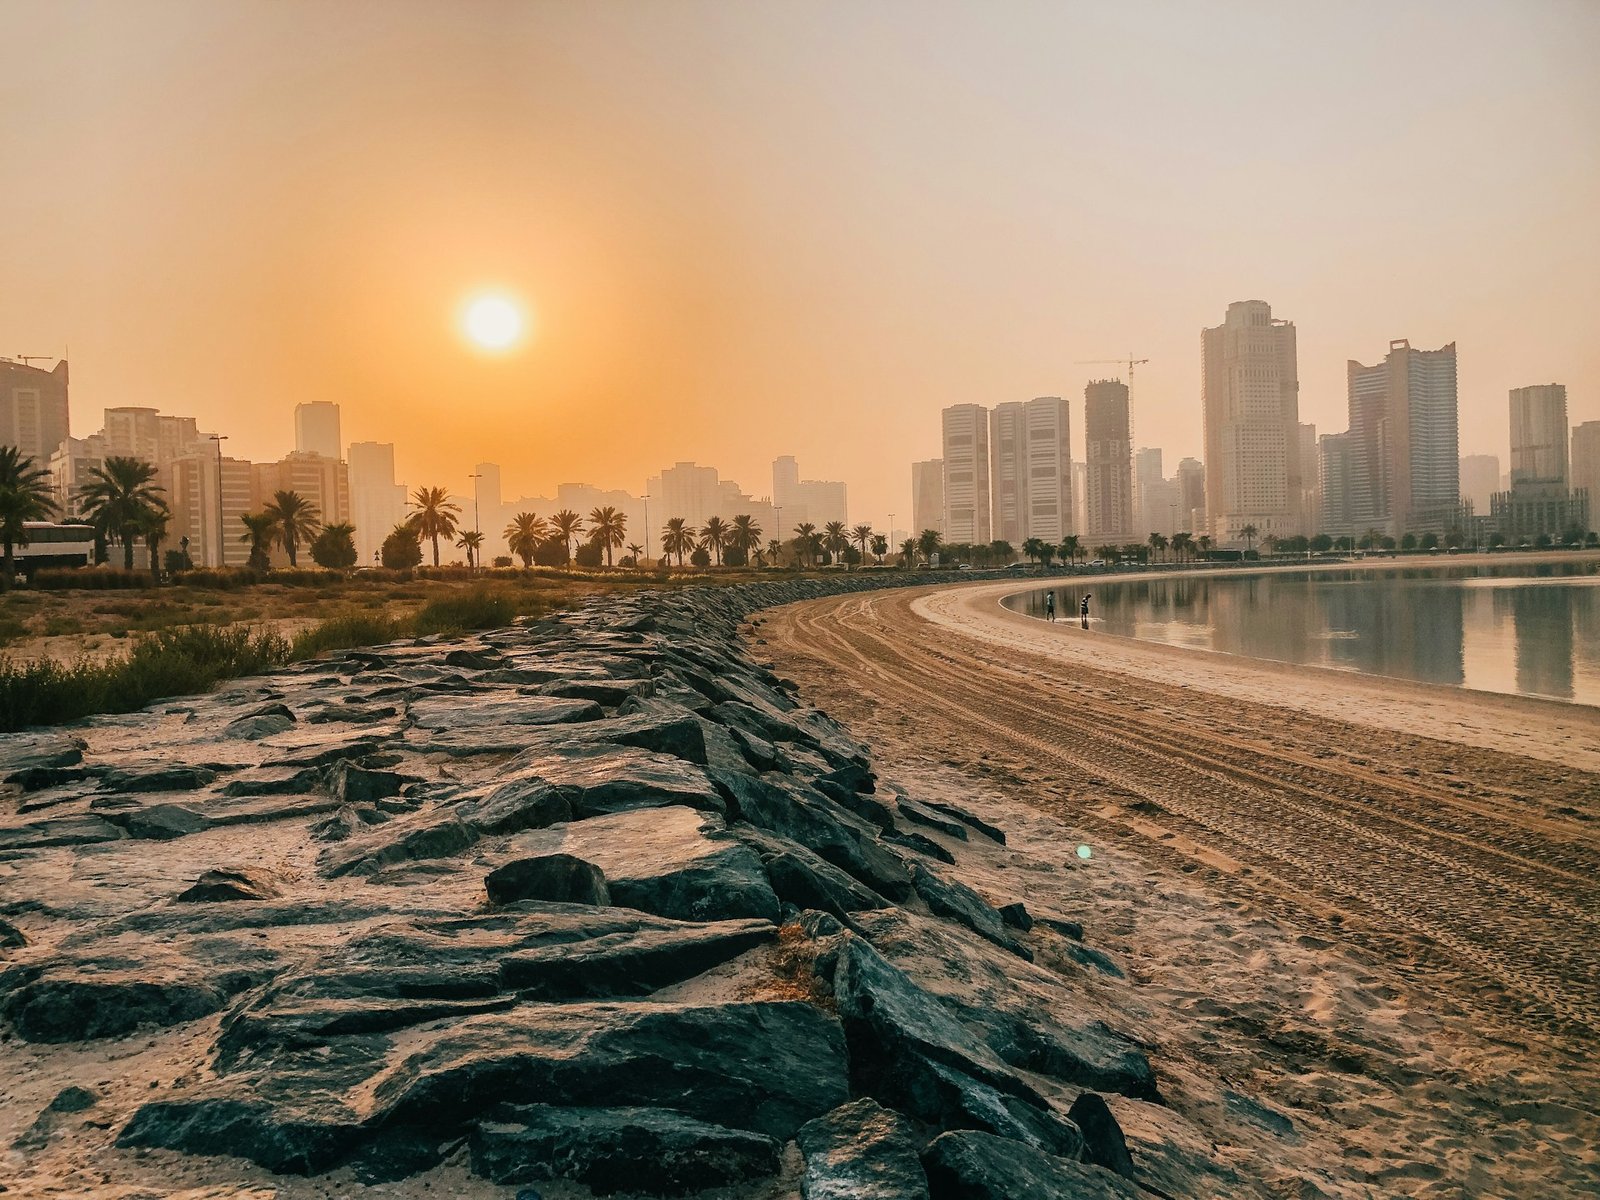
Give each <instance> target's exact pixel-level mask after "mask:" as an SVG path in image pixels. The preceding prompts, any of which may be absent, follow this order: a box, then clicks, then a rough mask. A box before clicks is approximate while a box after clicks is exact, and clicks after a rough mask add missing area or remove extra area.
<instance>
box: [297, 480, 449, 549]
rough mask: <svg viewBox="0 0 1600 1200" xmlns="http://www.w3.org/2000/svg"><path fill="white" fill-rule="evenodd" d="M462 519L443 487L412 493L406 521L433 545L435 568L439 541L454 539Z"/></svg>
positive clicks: (419, 535)
mask: <svg viewBox="0 0 1600 1200" xmlns="http://www.w3.org/2000/svg"><path fill="white" fill-rule="evenodd" d="M460 519H461V506H460V505H459V504H457V503H456V502H455V501H454V500H452V499H450V495H449V493H448V492H446V491H445V490H444V489H443V488H442V487H419V488H418V489H417V490H416V491H414V492H412V493H411V515H410V516H409V517H407V518H406V521H407V523H408V524H410V526H411V527H412V528H413V529H415V530H416V531H417V536H418V537H419V538H427V539H428V540H429V541H431V542H432V543H433V565H434V566H436V567H437V566H438V565H439V539H440V538H442V537H446V538H448V537H454V536H455V533H456V525H457V523H458V522H459V521H460ZM291 561H293V559H292V556H291Z"/></svg>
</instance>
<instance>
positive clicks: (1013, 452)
mask: <svg viewBox="0 0 1600 1200" xmlns="http://www.w3.org/2000/svg"><path fill="white" fill-rule="evenodd" d="M1026 456H1027V434H1026V432H1025V430H1024V427H1023V416H1022V405H1021V404H1020V403H1019V402H1017V401H1015V400H1013V401H1010V402H1008V403H1005V404H997V405H995V406H994V407H993V408H991V409H990V410H989V532H990V535H991V537H993V538H995V539H999V540H1002V541H1007V542H1010V543H1011V544H1012V545H1013V546H1020V545H1022V543H1023V541H1024V540H1026V538H1027V534H1025V533H1024V532H1023V526H1024V525H1025V521H1024V519H1023V515H1022V511H1023V509H1024V507H1026V505H1027V496H1026V492H1027V487H1028V480H1027V466H1026V462H1027V457H1026Z"/></svg>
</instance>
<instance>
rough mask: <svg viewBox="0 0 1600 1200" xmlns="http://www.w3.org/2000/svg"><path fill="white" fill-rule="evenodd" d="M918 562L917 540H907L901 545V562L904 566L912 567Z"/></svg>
mask: <svg viewBox="0 0 1600 1200" xmlns="http://www.w3.org/2000/svg"><path fill="white" fill-rule="evenodd" d="M916 561H917V539H916V538H907V539H906V540H905V541H903V542H901V543H900V562H901V564H902V565H903V566H906V567H910V566H911V565H912V564H914V563H915V562H916Z"/></svg>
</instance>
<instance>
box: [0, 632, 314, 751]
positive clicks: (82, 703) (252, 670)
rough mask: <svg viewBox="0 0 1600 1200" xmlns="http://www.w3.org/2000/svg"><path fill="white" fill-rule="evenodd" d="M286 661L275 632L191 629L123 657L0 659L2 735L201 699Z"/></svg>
mask: <svg viewBox="0 0 1600 1200" xmlns="http://www.w3.org/2000/svg"><path fill="white" fill-rule="evenodd" d="M288 661H289V643H288V642H286V641H285V640H284V639H283V638H282V637H280V636H279V635H278V634H276V633H272V632H264V633H252V632H251V631H250V630H248V629H216V628H214V627H211V626H205V625H200V626H194V627H190V628H183V629H166V630H163V631H161V632H160V633H156V634H152V635H151V636H149V637H147V638H145V639H143V640H142V641H139V642H137V643H136V644H135V645H134V647H133V649H132V651H131V652H129V653H128V654H127V655H126V656H125V657H121V658H114V659H110V660H108V661H102V662H96V661H92V660H89V659H84V660H81V661H79V662H76V663H73V664H72V665H70V666H64V665H62V664H61V663H57V662H48V661H47V662H27V663H15V662H12V661H11V660H9V659H4V660H0V730H4V731H7V732H10V731H13V730H17V729H24V728H26V727H28V726H30V725H57V724H60V723H61V722H63V721H75V720H78V719H79V718H81V717H86V716H89V715H91V714H92V713H105V712H131V711H133V710H134V709H137V708H143V707H144V706H145V705H146V704H149V703H151V702H152V701H155V700H160V699H163V698H165V697H168V696H186V695H192V694H194V693H196V692H204V691H207V690H208V689H210V688H211V687H213V686H215V685H216V684H217V683H218V682H219V681H221V680H223V679H231V678H233V677H235V676H239V675H253V674H256V673H258V672H260V671H264V670H267V669H268V668H270V667H275V666H279V665H281V664H282V663H285V662H288Z"/></svg>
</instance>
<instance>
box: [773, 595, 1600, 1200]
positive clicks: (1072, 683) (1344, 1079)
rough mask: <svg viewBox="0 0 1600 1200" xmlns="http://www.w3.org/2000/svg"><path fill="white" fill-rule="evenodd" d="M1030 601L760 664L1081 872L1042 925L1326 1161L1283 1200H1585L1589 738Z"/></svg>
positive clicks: (1595, 919) (850, 627) (1593, 968)
mask: <svg viewBox="0 0 1600 1200" xmlns="http://www.w3.org/2000/svg"><path fill="white" fill-rule="evenodd" d="M1083 582H1087V580H1086V579H1085V577H1082V576H1079V577H1077V579H1075V580H1074V584H1073V586H1074V587H1076V586H1078V584H1079V583H1083ZM1034 584H1035V581H1034V580H1031V579H1026V578H1025V579H1022V580H1018V581H1012V582H1005V583H998V584H995V583H984V584H975V585H968V586H962V587H950V586H944V587H930V588H926V589H915V590H906V591H894V592H884V593H877V594H869V595H858V596H849V597H840V598H835V599H829V600H822V601H815V602H810V603H806V604H801V605H794V606H790V607H788V608H785V609H779V610H775V611H774V612H772V613H770V614H767V616H766V619H765V620H764V622H763V624H762V625H761V627H760V629H759V633H760V636H761V637H762V638H764V639H765V642H766V644H765V645H764V646H761V647H759V648H758V649H760V650H761V651H764V652H766V653H768V654H770V655H772V656H773V657H774V658H775V659H776V661H777V664H778V666H779V667H780V668H781V669H782V670H784V671H786V672H788V673H790V674H792V675H793V676H794V677H795V678H796V679H797V680H798V681H799V682H800V684H801V686H802V688H803V691H804V693H805V695H806V696H807V698H808V699H810V700H812V701H813V702H814V703H816V704H818V705H819V706H821V707H823V708H826V709H827V710H829V711H830V712H832V713H834V714H835V715H837V716H838V717H839V718H841V719H843V720H845V721H847V722H848V723H849V724H850V725H851V727H852V728H853V730H854V731H855V732H856V733H857V735H858V736H860V737H862V738H863V739H866V740H868V741H870V742H871V744H872V745H873V747H874V751H875V753H876V754H877V755H878V756H880V758H881V761H882V762H883V766H884V769H885V771H886V773H888V774H890V775H892V776H897V777H900V778H903V779H908V780H909V779H914V780H915V781H916V785H917V786H918V787H919V788H922V789H924V790H929V789H938V790H941V791H942V793H943V794H944V795H946V796H948V797H950V798H958V797H959V798H960V799H961V800H962V801H963V802H966V803H974V804H980V805H981V806H983V807H984V809H985V811H987V812H989V813H991V814H993V815H995V816H997V817H998V816H1003V817H1004V818H1005V819H1006V820H1007V822H1008V823H1009V825H1008V827H1010V828H1012V829H1016V828H1017V826H1018V822H1024V823H1025V828H1026V831H1027V832H1026V835H1025V836H1024V837H1015V836H1014V837H1013V845H1014V846H1015V847H1017V848H1018V849H1019V852H1023V853H1026V852H1027V848H1028V847H1031V848H1032V850H1033V851H1035V852H1036V854H1037V856H1038V858H1039V860H1040V861H1045V860H1052V861H1054V862H1057V863H1059V862H1061V861H1062V860H1063V859H1069V860H1070V858H1071V857H1072V853H1073V848H1074V847H1075V846H1077V845H1080V844H1081V845H1083V846H1085V847H1088V849H1089V853H1090V854H1091V856H1092V857H1091V859H1090V860H1089V861H1088V862H1085V863H1083V864H1082V869H1081V870H1079V871H1078V872H1076V873H1073V874H1070V875H1065V876H1063V875H1060V874H1058V873H1051V872H1045V873H1043V874H1041V875H1040V876H1038V878H1037V880H1036V881H1035V883H1034V885H1033V886H1035V887H1037V888H1039V889H1041V891H1040V892H1037V893H1031V894H1034V895H1037V896H1038V897H1039V899H1041V900H1044V899H1049V900H1051V901H1052V902H1054V901H1057V900H1061V899H1064V900H1065V902H1066V903H1067V904H1068V905H1069V906H1074V905H1075V906H1077V907H1076V910H1075V911H1077V912H1078V913H1080V914H1081V915H1082V917H1083V919H1084V920H1085V922H1086V923H1087V922H1093V923H1094V925H1095V927H1096V928H1098V929H1100V930H1101V931H1102V934H1106V933H1108V932H1109V933H1110V934H1112V940H1113V945H1115V947H1116V948H1117V949H1118V950H1119V951H1120V953H1121V954H1122V955H1123V956H1124V957H1125V959H1126V961H1127V962H1128V963H1129V964H1130V967H1131V970H1130V976H1131V978H1133V979H1134V981H1135V982H1136V983H1137V984H1138V985H1139V987H1138V988H1137V989H1136V991H1137V993H1138V995H1139V996H1140V998H1141V1000H1142V1002H1143V1003H1145V1004H1147V1005H1148V1006H1149V1011H1150V1014H1151V1017H1150V1019H1151V1021H1152V1023H1153V1024H1154V1026H1155V1027H1156V1028H1157V1030H1158V1031H1159V1032H1158V1033H1156V1034H1155V1035H1154V1036H1155V1038H1156V1040H1157V1041H1158V1042H1159V1043H1160V1044H1161V1046H1162V1047H1163V1051H1164V1054H1165V1052H1166V1051H1167V1050H1168V1049H1171V1050H1172V1051H1173V1052H1174V1053H1177V1054H1179V1056H1180V1057H1181V1055H1182V1054H1183V1053H1189V1054H1192V1055H1194V1056H1195V1057H1196V1058H1197V1059H1198V1060H1200V1061H1203V1062H1205V1063H1207V1064H1208V1065H1210V1066H1212V1067H1215V1068H1219V1069H1221V1070H1222V1071H1223V1072H1224V1073H1225V1074H1226V1075H1227V1076H1228V1077H1231V1078H1234V1079H1237V1080H1239V1081H1241V1082H1242V1083H1249V1084H1250V1085H1251V1088H1250V1090H1251V1091H1252V1092H1254V1093H1255V1094H1258V1095H1259V1094H1263V1093H1265V1094H1269V1095H1272V1096H1274V1097H1275V1098H1276V1099H1277V1100H1278V1101H1279V1102H1281V1103H1282V1104H1283V1105H1284V1106H1285V1108H1286V1111H1287V1112H1289V1113H1291V1114H1292V1115H1293V1118H1294V1120H1295V1122H1296V1125H1297V1128H1298V1129H1299V1130H1300V1132H1301V1134H1302V1135H1303V1142H1302V1147H1303V1153H1304V1155H1305V1160H1306V1163H1307V1164H1309V1163H1311V1162H1320V1163H1321V1164H1322V1166H1323V1167H1324V1168H1325V1169H1326V1168H1327V1167H1328V1165H1329V1162H1330V1156H1332V1159H1331V1161H1332V1162H1333V1163H1334V1164H1335V1165H1334V1166H1333V1168H1332V1170H1331V1175H1332V1176H1333V1178H1334V1179H1336V1180H1337V1181H1338V1182H1339V1186H1338V1188H1337V1189H1336V1190H1330V1189H1329V1188H1326V1187H1324V1188H1323V1190H1322V1191H1321V1192H1318V1193H1311V1192H1301V1191H1289V1192H1285V1193H1284V1194H1293V1195H1302V1194H1305V1195H1310V1194H1327V1195H1334V1194H1337V1195H1341V1196H1398V1195H1404V1196H1428V1197H1446V1196H1449V1197H1479V1196H1483V1197H1490V1196H1496V1197H1498V1196H1517V1197H1532V1196H1541V1197H1542V1196H1552V1197H1567V1196H1587V1195H1593V1194H1594V1191H1595V1182H1594V1181H1595V1178H1596V1174H1595V1172H1596V1170H1597V1168H1600V1157H1597V1154H1596V1151H1595V1149H1594V1146H1595V1142H1596V1138H1597V1136H1600V1117H1597V1115H1596V1110H1597V1106H1600V1071H1597V1069H1596V1067H1595V1065H1594V1048H1595V1046H1596V1044H1597V1038H1600V1017H1597V1015H1596V1011H1597V1010H1596V1007H1595V1002H1594V997H1595V995H1596V994H1600V951H1597V949H1596V947H1597V945H1600V774H1597V772H1600V711H1597V710H1595V709H1592V708H1582V707H1576V706H1571V705H1562V704H1557V703H1554V702H1547V701H1539V700H1529V699H1522V698H1518V697H1511V696H1499V695H1491V694H1487V693H1478V692H1469V691H1465V690H1459V689H1449V688H1443V687H1432V686H1427V685H1420V684H1408V683H1403V682H1398V681H1389V680H1381V679H1375V678H1372V677H1363V676H1358V675H1353V674H1348V673H1344V672H1338V671H1329V670H1320V669H1315V668H1298V667H1288V666H1279V665H1275V664H1268V663H1260V662H1256V661H1253V660H1247V659H1240V658H1235V657H1230V656H1225V655H1217V654H1211V653H1206V652H1202V651H1192V650H1184V649H1178V648H1173V647H1167V646H1160V645H1155V644H1151V643H1141V642H1136V641H1133V640H1131V639H1125V638H1118V637H1113V636H1109V635H1104V634H1100V633H1097V632H1095V631H1092V630H1091V632H1089V633H1085V632H1084V631H1083V630H1081V629H1080V628H1078V626H1077V625H1076V624H1075V623H1067V622H1060V623H1057V624H1056V625H1054V626H1050V625H1047V624H1045V623H1042V622H1040V621H1037V620H1035V619H1032V618H1029V617H1026V616H1023V615H1020V614H1018V613H1015V612H1012V611H1010V610H1007V609H1004V608H1002V607H1001V605H1000V603H999V600H1000V598H1001V597H1002V596H1004V595H1008V594H1011V593H1014V592H1018V591H1023V590H1026V589H1028V588H1030V587H1032V586H1034ZM1063 880H1068V881H1070V882H1063ZM1011 886H1013V887H1014V886H1015V881H1014V880H1013V881H1012V884H1011ZM1063 887H1065V888H1067V889H1068V893H1069V894H1068V895H1067V896H1066V897H1064V898H1063V897H1059V896H1053V895H1048V894H1047V893H1048V892H1049V891H1051V890H1055V889H1060V888H1063ZM1108 922H1110V929H1109V930H1108V928H1107V923H1108ZM1179 1048H1184V1049H1182V1050H1180V1049H1179ZM1240 1153H1241V1154H1246V1153H1247V1152H1245V1151H1243V1150H1241V1151H1240ZM1291 1157H1293V1156H1291ZM1256 1165H1257V1166H1258V1167H1259V1168H1260V1169H1261V1171H1262V1174H1263V1177H1265V1178H1271V1177H1272V1170H1273V1169H1275V1164H1268V1163H1262V1164H1256ZM1323 1178H1324V1179H1326V1178H1328V1176H1326V1175H1324V1176H1323Z"/></svg>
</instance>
